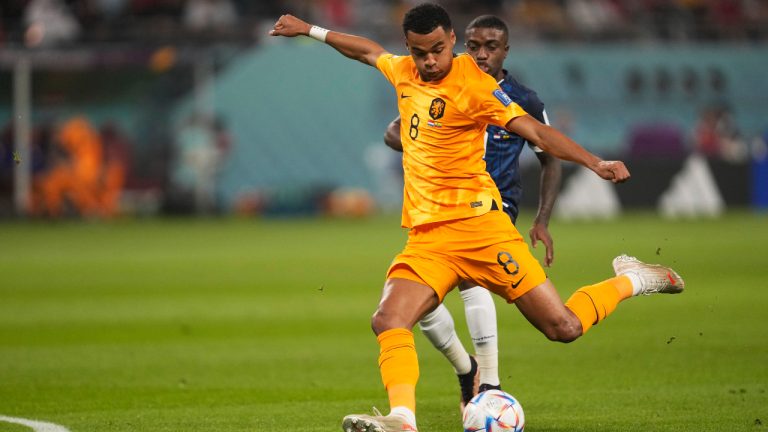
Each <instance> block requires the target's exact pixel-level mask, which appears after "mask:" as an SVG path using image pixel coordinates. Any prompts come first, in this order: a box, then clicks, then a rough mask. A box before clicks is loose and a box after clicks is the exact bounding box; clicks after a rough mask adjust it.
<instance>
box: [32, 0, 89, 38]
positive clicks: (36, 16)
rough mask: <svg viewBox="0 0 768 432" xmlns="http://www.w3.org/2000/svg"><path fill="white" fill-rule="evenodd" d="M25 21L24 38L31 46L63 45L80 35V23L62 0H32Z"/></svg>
mask: <svg viewBox="0 0 768 432" xmlns="http://www.w3.org/2000/svg"><path fill="white" fill-rule="evenodd" d="M24 23H25V24H26V26H27V27H26V32H25V35H24V39H25V41H26V44H27V46H30V47H52V46H57V45H62V44H65V43H68V42H72V41H74V40H75V39H77V37H78V36H79V35H80V24H79V23H78V22H77V20H76V19H75V17H74V16H73V15H72V13H71V12H70V10H69V9H68V8H67V5H66V4H64V3H63V2H62V1H61V0H30V2H29V4H28V5H27V8H26V9H25V10H24Z"/></svg>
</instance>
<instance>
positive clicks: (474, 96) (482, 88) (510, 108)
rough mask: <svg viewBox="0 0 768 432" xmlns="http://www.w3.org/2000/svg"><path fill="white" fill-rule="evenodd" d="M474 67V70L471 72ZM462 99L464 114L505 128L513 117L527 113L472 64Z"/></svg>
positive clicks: (491, 78)
mask: <svg viewBox="0 0 768 432" xmlns="http://www.w3.org/2000/svg"><path fill="white" fill-rule="evenodd" d="M472 67H474V69H476V71H475V70H471V68H472ZM469 69H470V72H469V73H468V74H467V78H468V80H467V85H466V86H465V91H464V92H463V93H464V97H463V98H461V100H464V101H466V102H465V106H464V113H465V114H466V115H468V116H469V117H470V118H472V119H473V120H475V121H479V122H482V123H487V124H493V125H496V126H499V127H502V128H503V127H506V125H507V123H509V121H510V120H512V119H513V118H515V117H520V116H523V115H526V114H527V113H526V112H525V110H524V109H523V108H521V107H520V105H518V104H516V103H515V102H513V101H512V99H511V98H510V97H509V96H508V95H507V94H506V93H504V91H503V90H502V89H501V88H500V87H499V85H498V84H497V83H496V81H495V80H494V79H493V77H491V76H490V75H488V74H486V73H485V72H483V71H481V70H480V69H479V68H477V66H475V65H474V62H473V63H472V65H471V66H470V67H469Z"/></svg>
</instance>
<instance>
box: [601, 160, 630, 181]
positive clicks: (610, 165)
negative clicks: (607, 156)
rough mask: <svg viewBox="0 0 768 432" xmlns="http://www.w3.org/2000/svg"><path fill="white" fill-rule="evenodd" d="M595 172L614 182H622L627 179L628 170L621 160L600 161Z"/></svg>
mask: <svg viewBox="0 0 768 432" xmlns="http://www.w3.org/2000/svg"><path fill="white" fill-rule="evenodd" d="M595 172H596V173H597V175H599V176H600V177H602V178H604V179H606V180H610V181H612V182H614V183H622V182H625V181H627V180H628V179H629V170H628V169H627V167H626V166H625V165H624V162H622V161H600V162H599V163H598V164H597V168H596V169H595Z"/></svg>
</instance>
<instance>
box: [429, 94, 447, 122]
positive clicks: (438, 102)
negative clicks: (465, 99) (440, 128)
mask: <svg viewBox="0 0 768 432" xmlns="http://www.w3.org/2000/svg"><path fill="white" fill-rule="evenodd" d="M443 114H445V101H444V100H442V99H440V98H434V99H432V104H430V105H429V116H430V117H432V119H433V120H437V119H439V118H440V117H442V116H443Z"/></svg>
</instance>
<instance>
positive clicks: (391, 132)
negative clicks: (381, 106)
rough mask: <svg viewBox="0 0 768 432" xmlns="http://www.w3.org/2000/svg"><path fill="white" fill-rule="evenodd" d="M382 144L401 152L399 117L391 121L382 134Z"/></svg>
mask: <svg viewBox="0 0 768 432" xmlns="http://www.w3.org/2000/svg"><path fill="white" fill-rule="evenodd" d="M384 144H386V145H387V146H389V148H391V149H392V150H396V151H399V152H402V151H403V142H402V141H401V140H400V116H397V118H396V119H394V120H392V121H391V122H390V123H389V126H387V131H386V132H384Z"/></svg>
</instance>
